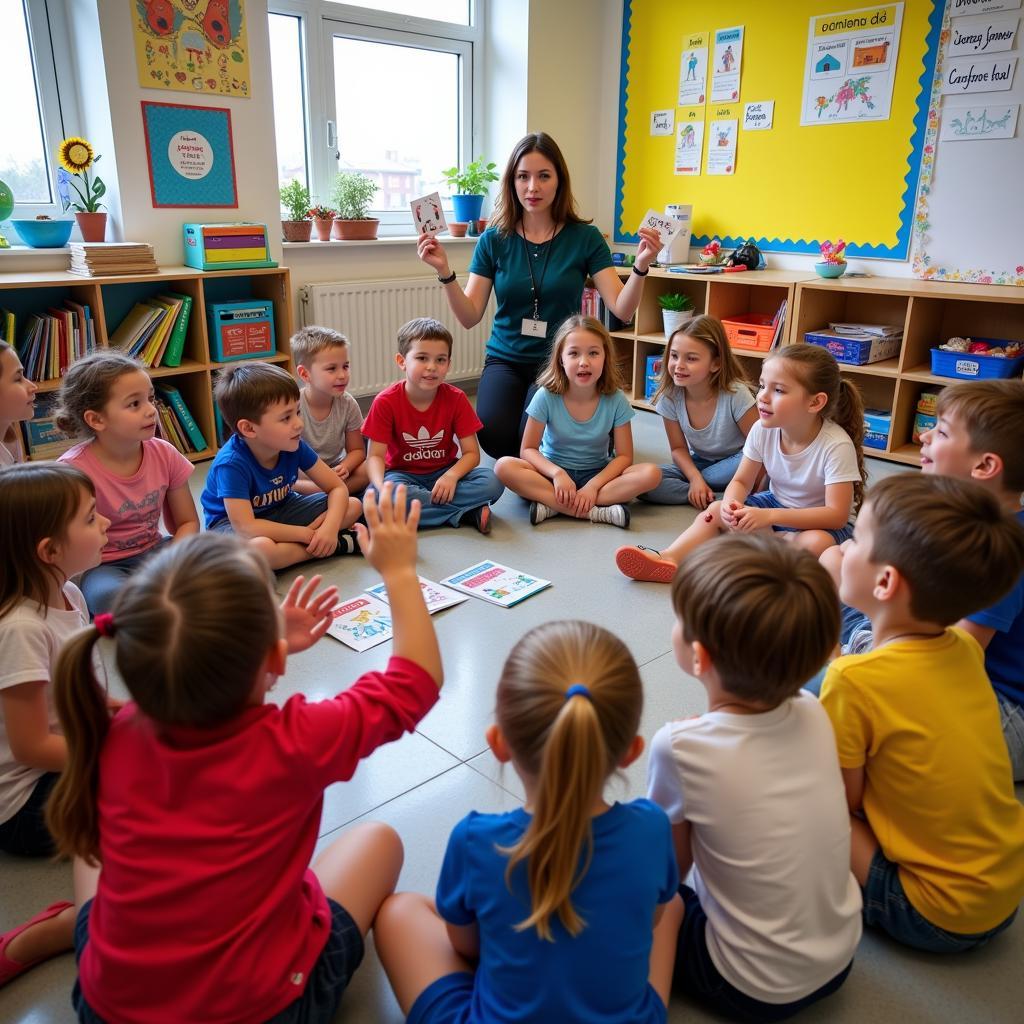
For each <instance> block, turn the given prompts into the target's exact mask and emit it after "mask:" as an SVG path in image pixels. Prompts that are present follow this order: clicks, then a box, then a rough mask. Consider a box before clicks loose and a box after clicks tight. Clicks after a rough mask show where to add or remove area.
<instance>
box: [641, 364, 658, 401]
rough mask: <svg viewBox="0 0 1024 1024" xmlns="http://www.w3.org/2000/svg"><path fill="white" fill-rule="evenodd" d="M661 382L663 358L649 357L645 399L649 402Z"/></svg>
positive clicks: (645, 380) (645, 379) (645, 378)
mask: <svg viewBox="0 0 1024 1024" xmlns="http://www.w3.org/2000/svg"><path fill="white" fill-rule="evenodd" d="M660 382H661V356H648V357H647V374H646V375H645V377H644V398H645V399H646V400H647V401H648V402H649V401H650V400H651V399H652V398H653V397H654V392H655V391H657V390H658V384H659V383H660Z"/></svg>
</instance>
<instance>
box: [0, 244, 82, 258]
mask: <svg viewBox="0 0 1024 1024" xmlns="http://www.w3.org/2000/svg"><path fill="white" fill-rule="evenodd" d="M70 252H71V248H70V246H67V245H61V246H50V247H49V248H34V247H33V246H31V245H12V246H11V247H10V248H9V249H0V259H2V258H3V257H4V256H21V257H22V258H24V257H25V256H38V257H39V258H42V257H44V256H55V255H57V254H60V255H65V256H66V255H67V254H69V253H70Z"/></svg>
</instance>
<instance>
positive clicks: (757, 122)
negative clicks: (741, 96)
mask: <svg viewBox="0 0 1024 1024" xmlns="http://www.w3.org/2000/svg"><path fill="white" fill-rule="evenodd" d="M774 120H775V100H761V101H760V102H759V103H747V104H744V107H743V130H744V131H745V132H765V131H768V129H769V128H771V126H772V121H774Z"/></svg>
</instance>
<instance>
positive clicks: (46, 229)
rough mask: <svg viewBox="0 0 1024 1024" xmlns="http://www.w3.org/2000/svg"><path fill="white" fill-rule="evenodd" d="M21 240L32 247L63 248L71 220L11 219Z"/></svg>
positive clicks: (66, 241)
mask: <svg viewBox="0 0 1024 1024" xmlns="http://www.w3.org/2000/svg"><path fill="white" fill-rule="evenodd" d="M11 223H12V224H13V225H14V230H15V231H17V232H18V235H19V236H20V237H21V240H22V241H23V242H24V243H25V244H26V245H27V246H30V247H31V248H33V249H63V248H64V246H65V245H67V244H68V239H69V238H70V237H71V229H72V228H73V227H74V226H75V222H74V221H73V220H12V221H11Z"/></svg>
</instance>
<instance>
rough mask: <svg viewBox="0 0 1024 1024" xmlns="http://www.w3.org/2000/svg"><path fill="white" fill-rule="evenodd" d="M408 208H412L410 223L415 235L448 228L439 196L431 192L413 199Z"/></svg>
mask: <svg viewBox="0 0 1024 1024" xmlns="http://www.w3.org/2000/svg"><path fill="white" fill-rule="evenodd" d="M409 208H410V209H411V210H412V223H413V226H414V227H415V228H416V234H417V235H436V234H437V233H438V232H439V231H447V230H448V221H446V220H445V218H444V210H442V209H441V196H440V194H439V193H437V192H431V193H430V195H429V196H420V198H419V199H414V200H413V201H412V202H411V203H410V204H409Z"/></svg>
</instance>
